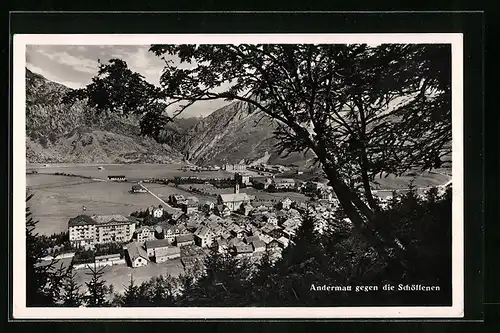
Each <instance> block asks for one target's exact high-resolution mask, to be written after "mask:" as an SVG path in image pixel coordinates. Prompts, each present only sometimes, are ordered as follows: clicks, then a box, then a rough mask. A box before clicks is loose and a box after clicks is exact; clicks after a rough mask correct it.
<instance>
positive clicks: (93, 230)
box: [68, 214, 136, 247]
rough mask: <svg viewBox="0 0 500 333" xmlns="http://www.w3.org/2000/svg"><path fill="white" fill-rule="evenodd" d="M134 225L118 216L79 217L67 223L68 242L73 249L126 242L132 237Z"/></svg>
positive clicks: (133, 222)
mask: <svg viewBox="0 0 500 333" xmlns="http://www.w3.org/2000/svg"><path fill="white" fill-rule="evenodd" d="M135 223H136V221H135V220H132V219H131V218H128V217H125V216H123V215H120V214H113V215H92V216H88V215H79V216H77V217H74V218H71V219H70V220H69V221H68V233H69V241H70V243H71V245H72V246H74V247H81V246H92V245H94V244H105V243H114V242H116V243H122V242H128V241H130V240H131V239H132V237H133V235H134V232H135Z"/></svg>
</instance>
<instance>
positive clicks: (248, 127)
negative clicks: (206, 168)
mask: <svg viewBox="0 0 500 333" xmlns="http://www.w3.org/2000/svg"><path fill="white" fill-rule="evenodd" d="M275 129H276V123H275V122H274V121H273V120H272V119H270V118H269V117H267V116H266V115H265V114H263V113H261V112H260V111H258V110H256V109H255V107H253V106H251V105H249V104H248V103H245V102H241V101H237V102H233V103H231V104H229V105H227V106H224V107H222V108H220V109H218V110H216V111H214V112H213V113H211V114H210V115H209V116H207V117H205V118H203V119H201V120H200V121H198V123H197V124H196V125H194V126H193V127H191V129H189V130H188V131H187V133H186V134H185V136H184V142H183V148H182V151H184V153H185V157H186V159H187V160H189V161H190V162H193V163H196V164H199V165H208V164H222V163H245V164H254V163H269V164H285V165H292V164H294V165H298V166H310V165H311V164H312V162H313V159H314V155H312V154H308V155H306V156H304V155H303V154H297V153H295V154H291V155H290V156H289V157H287V158H284V157H281V156H280V155H279V154H278V152H277V148H276V147H275V145H276V144H277V142H278V141H277V139H276V138H275V137H274V133H273V132H274V131H275Z"/></svg>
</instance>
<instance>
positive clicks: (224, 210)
mask: <svg viewBox="0 0 500 333" xmlns="http://www.w3.org/2000/svg"><path fill="white" fill-rule="evenodd" d="M216 210H217V214H219V216H221V217H226V216H230V215H231V210H230V209H229V207H227V206H226V205H217V207H216Z"/></svg>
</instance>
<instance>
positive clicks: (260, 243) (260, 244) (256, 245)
mask: <svg viewBox="0 0 500 333" xmlns="http://www.w3.org/2000/svg"><path fill="white" fill-rule="evenodd" d="M252 245H253V248H254V249H256V248H259V247H266V243H265V242H264V241H261V240H257V241H254V242H252Z"/></svg>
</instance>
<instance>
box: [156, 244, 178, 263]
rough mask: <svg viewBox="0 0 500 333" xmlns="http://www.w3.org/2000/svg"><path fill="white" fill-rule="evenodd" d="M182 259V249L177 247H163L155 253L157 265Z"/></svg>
mask: <svg viewBox="0 0 500 333" xmlns="http://www.w3.org/2000/svg"><path fill="white" fill-rule="evenodd" d="M180 257H181V249H180V247H177V246H169V247H162V248H158V249H156V251H155V262H156V263H157V264H159V263H162V262H165V261H167V260H171V259H176V258H180Z"/></svg>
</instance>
